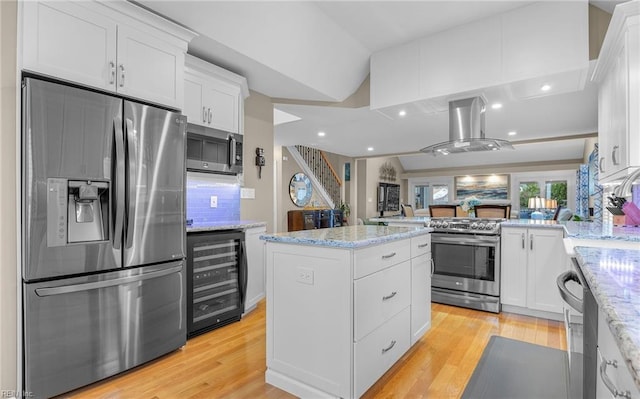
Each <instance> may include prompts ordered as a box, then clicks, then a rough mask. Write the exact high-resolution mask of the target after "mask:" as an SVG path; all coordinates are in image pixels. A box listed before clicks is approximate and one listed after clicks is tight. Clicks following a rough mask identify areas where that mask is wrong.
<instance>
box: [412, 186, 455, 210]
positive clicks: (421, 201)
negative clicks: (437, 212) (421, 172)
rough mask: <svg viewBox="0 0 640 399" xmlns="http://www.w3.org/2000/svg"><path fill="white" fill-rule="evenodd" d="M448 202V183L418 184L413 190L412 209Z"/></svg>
mask: <svg viewBox="0 0 640 399" xmlns="http://www.w3.org/2000/svg"><path fill="white" fill-rule="evenodd" d="M447 203H449V185H447V184H420V185H417V186H415V187H414V190H413V207H414V209H427V208H428V207H429V205H436V204H447Z"/></svg>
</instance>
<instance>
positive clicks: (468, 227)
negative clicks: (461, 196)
mask: <svg viewBox="0 0 640 399" xmlns="http://www.w3.org/2000/svg"><path fill="white" fill-rule="evenodd" d="M505 220H507V219H501V218H484V219H482V218H472V219H470V218H432V219H431V220H430V221H429V224H428V225H427V227H431V228H432V229H433V231H434V232H435V233H466V234H485V235H498V234H500V223H501V222H504V221H505Z"/></svg>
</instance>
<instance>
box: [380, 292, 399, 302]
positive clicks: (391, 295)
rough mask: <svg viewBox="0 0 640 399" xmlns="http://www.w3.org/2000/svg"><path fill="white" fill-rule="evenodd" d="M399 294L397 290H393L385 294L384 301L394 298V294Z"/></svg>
mask: <svg viewBox="0 0 640 399" xmlns="http://www.w3.org/2000/svg"><path fill="white" fill-rule="evenodd" d="M397 294H398V292H397V291H393V292H392V293H391V294H389V295H385V296H383V297H382V300H383V301H388V300H389V299H391V298H393V297H394V296H396V295H397Z"/></svg>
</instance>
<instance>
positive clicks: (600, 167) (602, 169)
mask: <svg viewBox="0 0 640 399" xmlns="http://www.w3.org/2000/svg"><path fill="white" fill-rule="evenodd" d="M603 161H604V158H603V157H600V162H599V163H598V169H600V173H604V168H603V167H602V162H603Z"/></svg>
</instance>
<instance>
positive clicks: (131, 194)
mask: <svg viewBox="0 0 640 399" xmlns="http://www.w3.org/2000/svg"><path fill="white" fill-rule="evenodd" d="M125 128H126V131H125V135H126V137H127V158H128V159H127V170H128V173H127V186H128V187H127V196H126V202H127V232H126V235H125V237H126V240H127V241H126V247H127V248H131V247H132V246H133V227H134V226H135V220H136V202H137V198H138V197H137V195H136V185H135V182H136V175H137V165H138V159H137V154H138V151H137V149H136V148H135V145H136V141H135V137H134V129H133V121H132V120H131V119H127V120H126V124H125Z"/></svg>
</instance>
